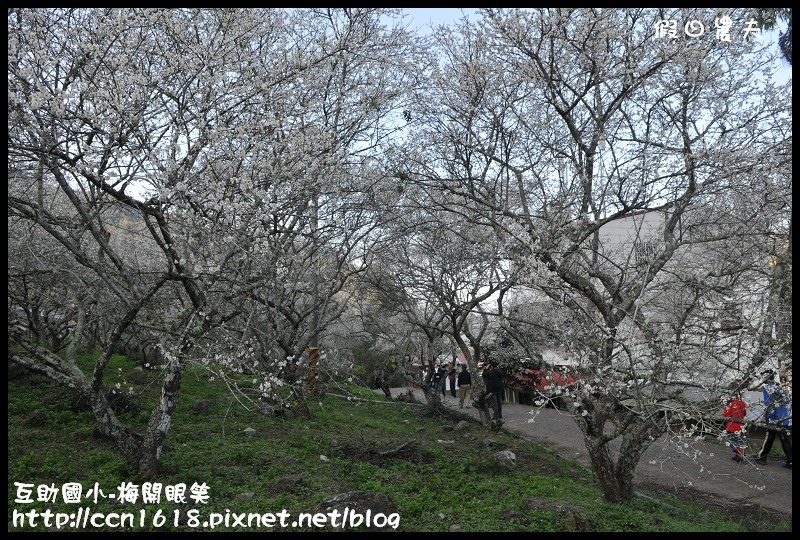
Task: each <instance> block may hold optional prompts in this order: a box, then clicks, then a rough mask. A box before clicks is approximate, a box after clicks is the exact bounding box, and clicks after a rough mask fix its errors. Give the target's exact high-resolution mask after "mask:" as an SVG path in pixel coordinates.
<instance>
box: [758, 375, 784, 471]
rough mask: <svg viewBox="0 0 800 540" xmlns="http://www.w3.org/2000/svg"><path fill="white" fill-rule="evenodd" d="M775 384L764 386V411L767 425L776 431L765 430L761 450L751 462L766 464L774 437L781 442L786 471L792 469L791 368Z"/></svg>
mask: <svg viewBox="0 0 800 540" xmlns="http://www.w3.org/2000/svg"><path fill="white" fill-rule="evenodd" d="M781 375H782V377H781V378H780V379H779V380H778V382H777V383H771V384H767V385H765V386H764V409H765V416H766V421H767V424H770V425H771V426H775V427H776V429H770V428H767V432H766V434H765V435H764V443H763V444H762V446H761V450H760V451H759V452H758V453H757V454H755V455H754V456H753V460H754V461H755V462H756V463H759V464H761V465H766V464H767V456H768V455H769V452H770V450H772V444H773V443H774V442H775V437H778V438H779V439H780V441H781V447H782V448H783V453H784V454H785V456H786V463H784V464H783V466H784V467H786V468H787V469H791V468H792V440H791V439H790V438H789V437H790V435H791V428H792V368H786V369H784V371H783V373H782V374H781Z"/></svg>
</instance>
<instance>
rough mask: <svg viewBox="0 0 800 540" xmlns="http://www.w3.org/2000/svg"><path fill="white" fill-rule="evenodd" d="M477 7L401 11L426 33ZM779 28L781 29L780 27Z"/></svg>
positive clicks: (770, 35)
mask: <svg viewBox="0 0 800 540" xmlns="http://www.w3.org/2000/svg"><path fill="white" fill-rule="evenodd" d="M476 9H477V8H403V11H404V12H405V13H407V14H408V15H409V17H407V18H406V21H407V22H408V23H409V24H411V26H412V27H417V28H418V29H419V31H420V32H421V33H428V32H429V31H430V27H431V26H437V25H440V24H448V23H451V22H453V21H456V20H458V19H460V18H461V16H462V15H463V14H464V13H466V14H471V13H473V12H474V11H476ZM779 30H783V27H780V28H779ZM764 39H768V40H770V41H772V42H773V43H774V44H775V47H776V48H777V47H778V31H775V30H773V31H771V32H764ZM791 77H792V66H790V65H789V64H788V63H787V62H782V63H781V68H780V69H779V70H778V73H777V74H776V77H775V80H776V82H778V83H784V82H786V81H787V80H789V79H790V78H791Z"/></svg>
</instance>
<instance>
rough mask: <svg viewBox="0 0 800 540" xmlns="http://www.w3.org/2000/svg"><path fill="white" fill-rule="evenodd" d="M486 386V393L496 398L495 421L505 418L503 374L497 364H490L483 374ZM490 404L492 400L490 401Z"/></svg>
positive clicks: (494, 406)
mask: <svg viewBox="0 0 800 540" xmlns="http://www.w3.org/2000/svg"><path fill="white" fill-rule="evenodd" d="M481 377H483V382H484V384H485V385H486V391H487V392H489V395H490V396H492V397H493V398H494V400H493V401H494V404H493V408H494V412H495V416H494V417H495V419H496V420H499V419H502V418H503V374H502V373H500V370H499V369H497V363H496V362H489V366H488V367H487V368H486V369H484V370H483V373H482V374H481ZM489 401H490V402H491V401H492V400H489Z"/></svg>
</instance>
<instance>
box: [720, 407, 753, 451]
mask: <svg viewBox="0 0 800 540" xmlns="http://www.w3.org/2000/svg"><path fill="white" fill-rule="evenodd" d="M745 414H747V407H746V405H745V403H744V401H742V399H741V397H740V396H734V397H733V398H731V400H730V401H729V402H728V404H727V405H725V409H724V410H723V411H722V416H724V417H726V418H730V419H731V420H730V421H729V422H728V423H727V424H725V432H726V433H727V435H728V442H729V444H730V446H731V450H732V451H733V457H732V458H731V459H732V460H734V461H742V458H743V457H744V434H745V430H744V423H743V422H744V417H745Z"/></svg>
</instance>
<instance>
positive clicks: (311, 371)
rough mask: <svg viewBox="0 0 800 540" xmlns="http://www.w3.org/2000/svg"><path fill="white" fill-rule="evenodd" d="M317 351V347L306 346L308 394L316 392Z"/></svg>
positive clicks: (312, 394)
mask: <svg viewBox="0 0 800 540" xmlns="http://www.w3.org/2000/svg"><path fill="white" fill-rule="evenodd" d="M318 353H319V347H309V348H308V395H309V396H314V395H316V394H317V373H318V371H319V370H318V361H319V358H318Z"/></svg>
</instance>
